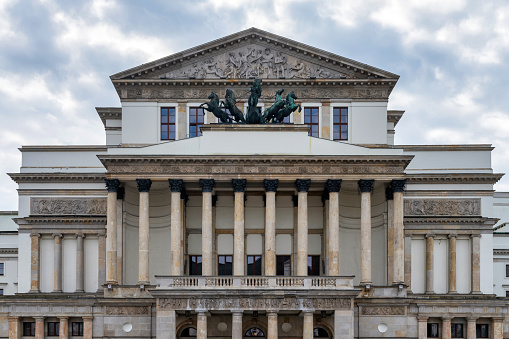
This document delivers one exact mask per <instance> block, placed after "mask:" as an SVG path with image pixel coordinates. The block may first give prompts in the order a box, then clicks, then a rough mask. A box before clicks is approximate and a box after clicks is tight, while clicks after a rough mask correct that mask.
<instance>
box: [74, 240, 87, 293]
mask: <svg viewBox="0 0 509 339" xmlns="http://www.w3.org/2000/svg"><path fill="white" fill-rule="evenodd" d="M84 240H85V235H84V234H83V233H78V234H76V292H85V246H84V245H85V244H84Z"/></svg>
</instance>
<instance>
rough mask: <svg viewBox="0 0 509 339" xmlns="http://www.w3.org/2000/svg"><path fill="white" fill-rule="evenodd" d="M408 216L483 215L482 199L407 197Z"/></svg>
mask: <svg viewBox="0 0 509 339" xmlns="http://www.w3.org/2000/svg"><path fill="white" fill-rule="evenodd" d="M404 211H405V215H406V216H426V215H430V216H431V215H436V216H441V215H447V216H478V215H481V199H405V202H404Z"/></svg>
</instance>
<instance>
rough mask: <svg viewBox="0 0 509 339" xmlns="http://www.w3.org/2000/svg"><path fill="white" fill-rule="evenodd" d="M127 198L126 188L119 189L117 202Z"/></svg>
mask: <svg viewBox="0 0 509 339" xmlns="http://www.w3.org/2000/svg"><path fill="white" fill-rule="evenodd" d="M124 198H125V188H124V187H119V188H118V189H117V200H124Z"/></svg>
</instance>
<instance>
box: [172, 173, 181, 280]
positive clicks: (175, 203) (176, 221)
mask: <svg viewBox="0 0 509 339" xmlns="http://www.w3.org/2000/svg"><path fill="white" fill-rule="evenodd" d="M168 182H169V184H170V191H171V221H170V223H171V264H170V265H171V266H170V274H171V275H173V276H178V275H181V274H182V273H181V272H182V268H181V267H180V263H181V257H180V256H181V253H182V251H181V247H182V242H181V239H182V234H181V233H182V215H181V213H182V211H181V206H182V205H181V202H180V193H181V192H182V190H183V189H184V181H183V180H182V179H169V180H168Z"/></svg>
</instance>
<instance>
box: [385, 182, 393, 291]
mask: <svg viewBox="0 0 509 339" xmlns="http://www.w3.org/2000/svg"><path fill="white" fill-rule="evenodd" d="M385 200H387V285H389V284H391V283H392V282H393V281H394V222H393V221H394V194H393V192H392V188H391V187H387V188H386V189H385Z"/></svg>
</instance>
